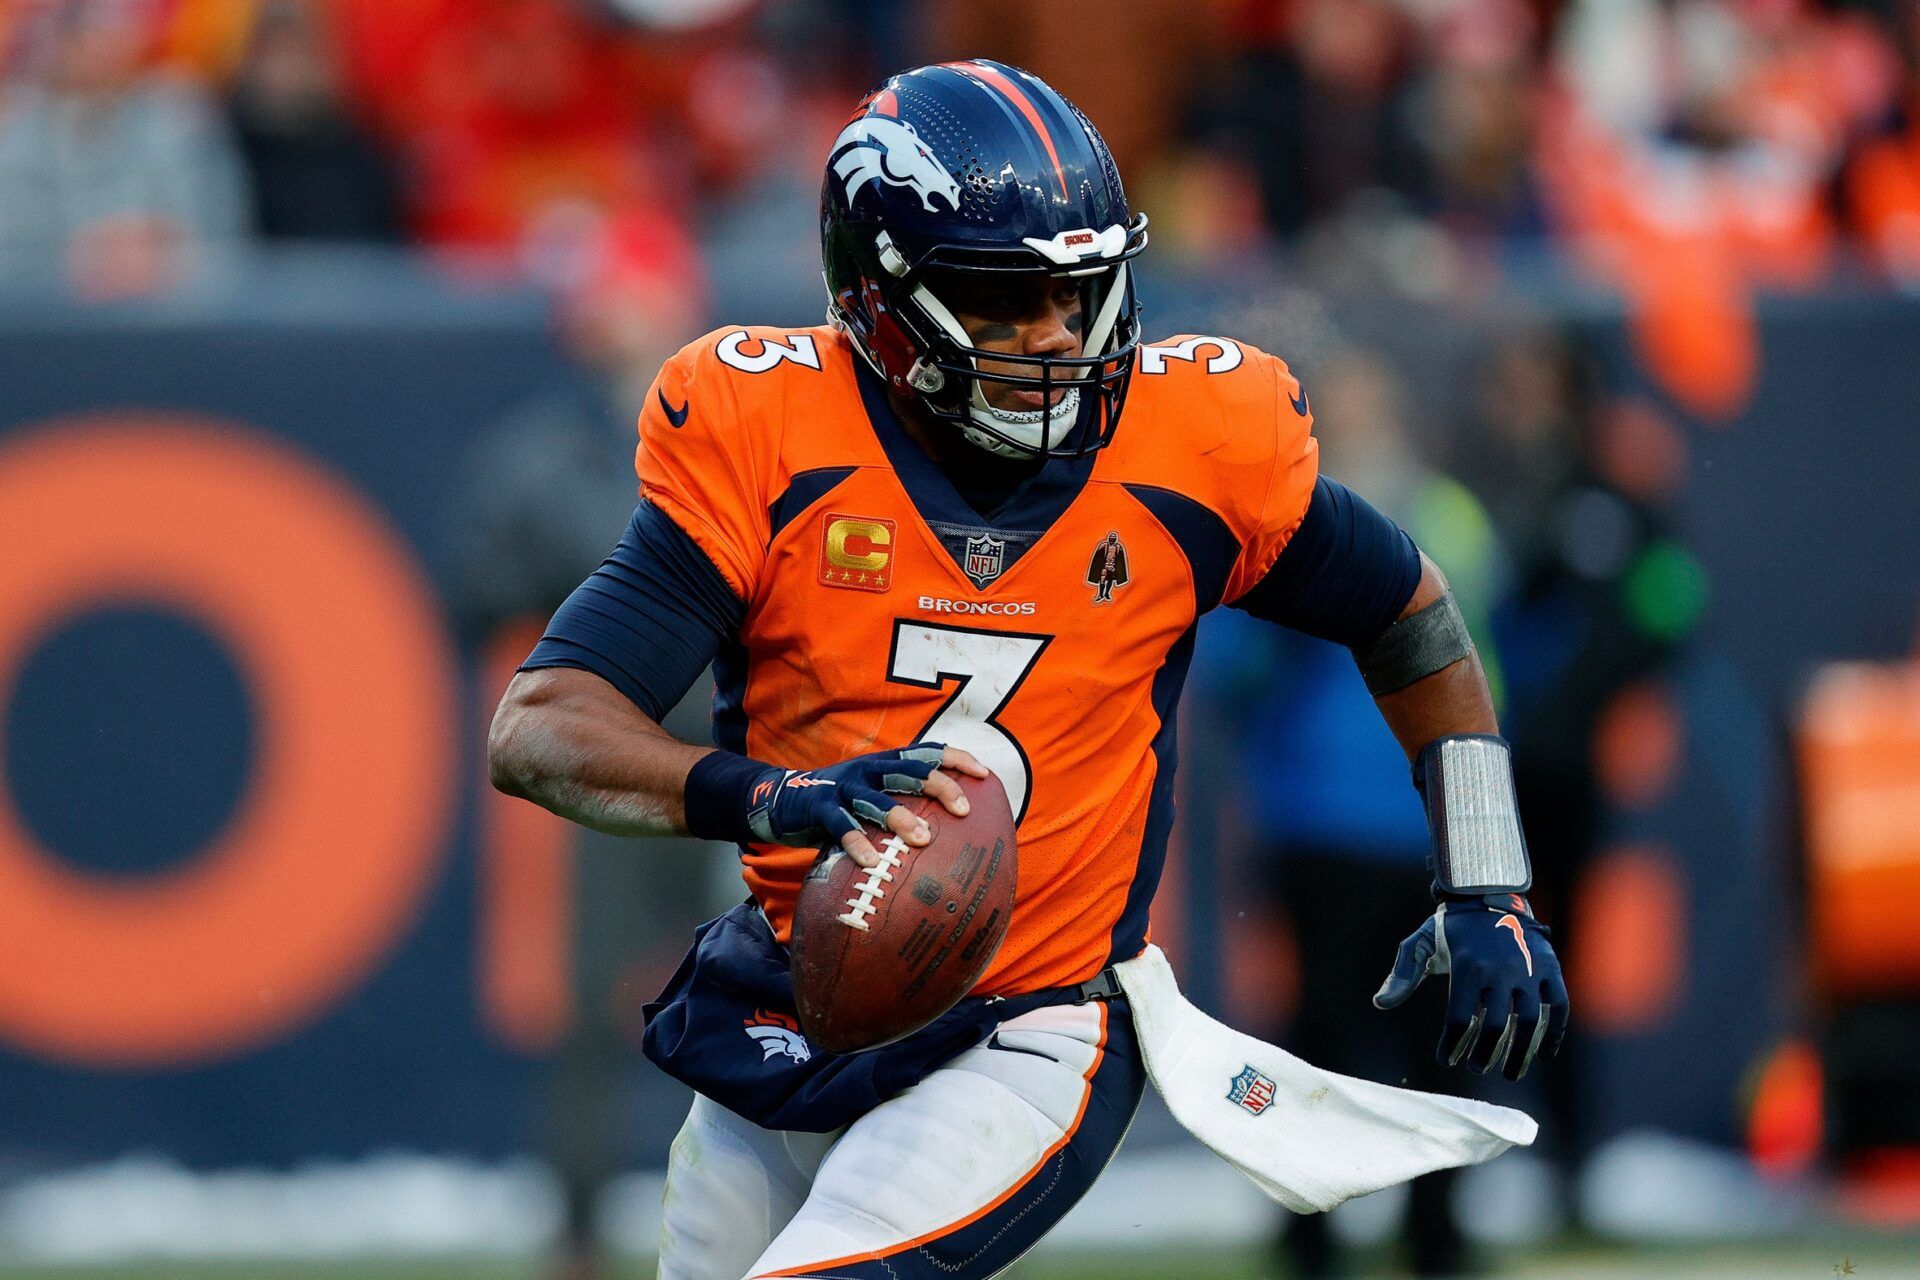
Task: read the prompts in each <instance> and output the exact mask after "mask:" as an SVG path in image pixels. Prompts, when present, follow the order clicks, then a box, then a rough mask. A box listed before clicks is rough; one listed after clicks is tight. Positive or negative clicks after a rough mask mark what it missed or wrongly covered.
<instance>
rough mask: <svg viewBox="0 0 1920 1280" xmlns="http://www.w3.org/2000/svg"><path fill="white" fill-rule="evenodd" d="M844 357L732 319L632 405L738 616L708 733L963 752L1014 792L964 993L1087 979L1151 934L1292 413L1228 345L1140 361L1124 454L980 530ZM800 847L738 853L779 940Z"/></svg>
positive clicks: (759, 750) (1295, 520)
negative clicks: (1204, 678)
mask: <svg viewBox="0 0 1920 1280" xmlns="http://www.w3.org/2000/svg"><path fill="white" fill-rule="evenodd" d="M858 361H859V356H858V355H857V354H856V353H855V352H854V350H853V348H852V347H851V345H850V344H849V343H848V342H847V340H846V339H845V338H844V337H843V336H842V335H841V334H840V333H839V332H837V331H836V330H834V329H831V328H824V327H823V328H815V329H771V328H749V329H740V328H734V329H721V330H717V331H715V332H714V333H711V334H709V335H707V336H706V337H705V338H702V339H700V340H699V341H698V342H695V343H693V344H692V345H690V346H688V347H687V348H686V349H685V350H683V351H681V352H680V353H679V354H678V355H676V356H675V357H674V358H673V359H672V360H671V361H669V362H668V364H667V365H666V367H665V369H663V370H662V372H661V374H660V378H659V381H658V383H657V384H656V387H655V389H654V393H653V395H652V396H650V397H649V401H648V405H647V408H646V410H645V412H644V413H643V414H642V415H641V418H640V447H639V451H638V455H637V465H638V469H639V473H640V481H641V490H642V492H643V494H644V495H645V496H646V498H647V499H648V500H649V501H651V502H652V503H653V504H654V505H655V506H657V507H658V508H659V509H660V510H661V511H662V512H664V513H665V514H666V515H667V516H668V517H669V518H670V519H672V520H673V522H674V523H675V524H677V525H678V526H679V527H680V528H681V529H682V530H683V531H684V532H685V533H686V534H687V535H688V536H690V537H691V538H692V539H693V541H694V542H695V543H696V544H698V545H699V546H700V548H701V549H702V550H703V551H705V552H706V554H707V556H708V557H709V558H710V559H711V560H712V561H713V563H714V565H715V567H716V568H717V569H718V570H719V571H720V573H721V575H722V576H723V577H725V578H726V580H727V582H728V583H729V584H730V585H731V586H732V588H733V589H734V591H735V592H737V593H738V594H739V596H740V597H741V598H742V599H743V600H744V601H745V602H746V604H747V610H746V618H745V622H744V623H743V624H742V627H741V631H740V634H739V637H738V641H737V643H736V644H734V645H731V646H728V647H727V648H726V649H724V650H723V651H722V653H721V654H720V656H719V658H717V659H716V661H715V663H714V671H715V676H716V678H717V681H718V686H719V687H718V692H717V694H716V698H715V709H714V721H715V731H716V737H717V740H718V741H719V743H720V745H721V746H723V747H725V748H727V749H729V750H732V751H737V752H741V753H743V754H746V755H750V756H753V757H755V758H756V759H759V760H764V761H767V762H769V763H772V764H776V765H781V766H783V767H787V768H794V769H808V768H817V767H820V766H824V765H828V764H832V763H834V762H836V761H839V760H844V759H846V758H847V757H849V756H854V755H859V754H861V753H864V752H868V751H876V750H883V749H887V748H893V747H901V746H906V745H908V744H910V743H913V742H918V741H923V740H931V741H935V742H943V743H947V744H949V745H953V746H958V747H964V748H966V749H967V750H969V751H971V752H973V753H974V755H976V756H978V757H979V758H980V760H981V761H982V762H983V763H985V764H986V765H987V766H988V767H989V768H991V769H992V770H993V771H994V772H995V773H996V774H998V775H999V776H1000V778H1001V780H1002V782H1003V783H1004V784H1005V785H1006V789H1007V794H1008V797H1009V799H1010V800H1011V801H1012V803H1013V807H1014V812H1015V815H1016V817H1017V818H1018V820H1019V868H1020V877H1019V891H1018V896H1017V899H1016V903H1015V908H1014V916H1013V923H1012V926H1011V928H1010V930H1009V932H1008V934H1007V938H1006V941H1005V942H1004V943H1003V944H1002V945H1001V948H1000V951H999V954H998V955H997V956H996V957H995V959H994V962H993V964H992V966H991V968H989V969H988V971H987V973H986V975H985V977H984V978H983V979H982V981H981V984H980V986H979V988H978V989H977V990H978V991H979V992H982V993H993V994H1002V995H1014V994H1019V993H1023V992H1028V991H1036V990H1041V989H1044V988H1048V987H1056V986H1063V985H1066V984H1068V983H1073V982H1079V981H1083V980H1085V979H1087V978H1090V977H1092V976H1094V975H1095V974H1096V973H1098V972H1099V971H1100V969H1101V968H1102V967H1103V966H1104V965H1106V964H1107V963H1109V962H1110V961H1113V960H1120V959H1125V958H1127V957H1128V956H1131V955H1133V954H1135V953H1137V952H1138V951H1139V950H1140V948H1141V947H1142V946H1144V945H1145V942H1146V936H1147V907H1148V904H1149V902H1150V901H1151V900H1152V897H1153V892H1154V889H1155V888H1156V886H1157V885H1158V883H1159V878H1160V869H1161V865H1162V863H1163V861H1164V858H1165V853H1166V844H1167V838H1168V835H1169V832H1170V831H1171V828H1172V824H1173V767H1174V752H1175V743H1174V728H1175V714H1174V713H1175V707H1176V704H1177V703H1178V701H1179V696H1180V688H1181V685H1182V683H1183V681H1184V678H1185V675H1186V669H1187V665H1188V662H1189V660H1190V658H1191V656H1192V651H1193V637H1194V625H1195V622H1196V620H1197V619H1198V617H1199V615H1200V614H1202V613H1204V612H1206V611H1207V610H1208V609H1209V608H1212V607H1213V606H1214V605H1216V604H1219V603H1222V602H1231V601H1233V600H1234V599H1236V598H1238V597H1239V596H1240V595H1241V594H1243V593H1244V592H1246V591H1247V590H1248V589H1249V588H1251V587H1252V586H1253V585H1254V584H1255V583H1257V582H1259V580H1260V579H1261V577H1262V576H1263V575H1264V574H1265V573H1266V571H1267V570H1268V568H1269V567H1271V566H1272V564H1273V562H1274V560H1275V559H1276V558H1277V557H1278V556H1279V554H1280V551H1281V549H1282V548H1283V547H1284V546H1285V545H1286V542H1287V539H1288V538H1289V537H1290V536H1291V535H1292V533H1293V530H1294V529H1295V528H1296V527H1297V526H1298V524H1299V523H1300V520H1301V518H1302V517H1303V516H1304V515H1305V514H1306V510H1307V504H1308V501H1309V500H1310V498H1311V496H1312V493H1313V486H1314V480H1315V475H1316V467H1317V445H1316V444H1315V442H1314V440H1313V437H1312V434H1311V426H1312V419H1311V416H1310V415H1309V412H1308V409H1307V404H1306V399H1305V395H1304V393H1303V392H1302V391H1301V389H1300V385H1299V383H1298V382H1297V381H1296V380H1295V379H1294V378H1293V376H1292V374H1290V373H1289V372H1288V371H1287V368H1286V366H1285V364H1283V363H1282V362H1281V361H1280V360H1278V359H1276V358H1274V357H1273V356H1269V355H1267V354H1265V353H1263V352H1260V351H1257V350H1255V349H1254V348H1252V347H1249V346H1246V345H1244V344H1241V343H1236V342H1232V341H1229V340H1226V339H1220V338H1208V337H1188V338H1179V339H1172V340H1168V341H1166V342H1160V343H1156V344H1154V345H1152V346H1149V347H1144V348H1142V349H1141V352H1140V354H1139V356H1138V363H1137V366H1136V369H1135V372H1134V377H1133V381H1132V385H1131V388H1130V390H1129V392H1128V396H1127V401H1126V409H1125V413H1124V415H1123V417H1122V420H1121V424H1120V428H1119V431H1118V432H1117V433H1116V435H1115V437H1114V440H1113V443H1112V444H1111V445H1109V446H1108V447H1107V448H1106V449H1103V450H1101V451H1099V452H1097V453H1095V454H1092V455H1090V456H1089V457H1087V458H1085V459H1081V460H1077V461H1072V462H1066V461H1054V462H1050V463H1049V464H1048V466H1047V468H1046V470H1045V471H1044V472H1043V473H1042V474H1041V475H1040V477H1039V478H1037V479H1036V480H1035V481H1033V482H1032V483H1031V484H1029V485H1028V486H1027V487H1026V489H1024V490H1023V491H1022V492H1021V493H1020V494H1018V495H1017V496H1016V497H1015V498H1013V499H1012V500H1011V501H1010V502H1009V503H1008V504H1007V506H1006V507H1005V508H1004V509H1002V510H1000V511H998V512H996V513H995V516H994V519H993V520H992V521H991V522H989V521H986V520H983V519H982V518H981V517H979V516H978V515H976V514H975V513H974V512H973V511H972V509H971V508H969V507H968V506H967V505H966V504H965V502H964V501H963V500H962V499H961V497H960V496H959V494H958V493H957V492H956V491H955V490H954V488H953V486H952V484H951V483H950V482H949V481H948V480H947V478H946V476H945V475H944V473H942V472H941V471H940V470H939V469H938V468H937V467H936V466H935V465H934V464H933V462H932V461H931V460H930V459H929V458H928V457H927V456H926V454H925V453H923V452H922V451H921V450H920V449H919V447H918V446H917V445H915V444H914V443H913V442H912V440H911V439H910V438H909V437H908V436H907V435H906V433H905V432H904V430H903V429H902V428H901V426H900V424H899V422H898V420H897V419H896V418H895V417H894V416H893V414H892V412H891V410H890V409H889V407H888V405H887V401H886V397H885V395H884V393H883V391H882V389H881V387H880V384H879V382H878V379H877V378H875V377H873V376H872V375H871V374H870V373H868V372H866V371H865V370H864V368H862V369H861V370H859V371H858V372H856V364H857V363H858ZM813 858H814V852H813V851H812V850H810V849H791V848H784V847H780V846H775V845H760V846H753V847H751V848H749V849H748V850H747V851H746V853H745V859H744V861H745V878H746V882H747V885H748V887H749V888H750V889H751V890H752V892H753V895H754V897H755V898H756V899H757V900H758V901H759V903H760V905H761V907H762V908H763V909H764V910H765V912H766V914H767V917H768V919H769V920H770V921H771V922H772V923H773V927H774V930H775V932H776V934H777V935H778V936H779V937H780V938H781V939H782V940H783V941H784V940H785V939H786V937H787V934H788V930H789V928H790V926H791V924H792V920H793V910H794V902H795V899H796V898H797V896H798V894H799V890H800V882H801V878H802V876H803V875H804V874H805V872H806V870H807V868H808V866H809V865H810V864H811V863H812V861H813Z"/></svg>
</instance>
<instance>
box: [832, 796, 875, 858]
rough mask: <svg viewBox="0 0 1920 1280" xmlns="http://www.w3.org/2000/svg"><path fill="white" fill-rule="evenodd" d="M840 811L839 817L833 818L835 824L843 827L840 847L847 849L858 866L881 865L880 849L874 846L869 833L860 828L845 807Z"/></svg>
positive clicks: (849, 855)
mask: <svg viewBox="0 0 1920 1280" xmlns="http://www.w3.org/2000/svg"><path fill="white" fill-rule="evenodd" d="M838 813H839V817H838V818H835V819H834V820H833V825H835V826H839V827H841V831H840V847H841V848H842V849H845V850H846V851H847V856H848V857H849V858H852V859H853V861H854V864H855V865H856V866H861V867H877V866H879V865H880V851H879V850H878V849H876V848H874V847H873V841H871V840H869V839H867V833H866V832H865V831H862V830H861V829H860V824H859V823H858V822H855V821H854V820H853V815H852V814H850V813H848V812H847V811H846V810H845V809H841V810H838ZM841 819H844V820H845V821H844V822H842V821H841Z"/></svg>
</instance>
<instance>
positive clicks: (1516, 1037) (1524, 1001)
mask: <svg viewBox="0 0 1920 1280" xmlns="http://www.w3.org/2000/svg"><path fill="white" fill-rule="evenodd" d="M1542 1012H1543V1011H1542V1010H1541V1008H1540V994H1539V993H1538V992H1537V991H1530V990H1527V989H1525V988H1522V989H1521V990H1519V991H1516V992H1514V993H1513V1024H1514V1025H1513V1044H1512V1046H1511V1047H1510V1048H1509V1049H1508V1050H1507V1057H1506V1061H1505V1062H1504V1063H1503V1064H1502V1065H1501V1068H1500V1073H1501V1074H1502V1075H1504V1076H1506V1078H1507V1079H1509V1080H1518V1079H1520V1078H1521V1077H1522V1076H1524V1075H1526V1074H1527V1069H1528V1068H1529V1067H1531V1066H1533V1056H1534V1055H1535V1054H1537V1053H1539V1052H1540V1042H1541V1041H1542V1040H1544V1039H1545V1038H1546V1035H1547V1020H1546V1018H1545V1017H1543V1016H1542Z"/></svg>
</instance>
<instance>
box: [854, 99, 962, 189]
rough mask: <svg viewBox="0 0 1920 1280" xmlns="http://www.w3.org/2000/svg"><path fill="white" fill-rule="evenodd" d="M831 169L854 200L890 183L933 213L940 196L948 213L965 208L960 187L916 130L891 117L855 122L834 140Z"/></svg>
mask: <svg viewBox="0 0 1920 1280" xmlns="http://www.w3.org/2000/svg"><path fill="white" fill-rule="evenodd" d="M828 163H830V164H831V165H832V166H833V171H834V173H835V174H836V175H838V176H839V178H840V180H841V181H842V182H844V183H845V184H846V188H847V199H849V200H851V199H853V193H854V192H855V191H857V190H858V189H859V188H860V187H862V186H864V185H866V184H867V183H869V182H891V183H893V184H894V185H895V186H897V187H910V188H912V190H913V193H914V194H915V195H917V196H919V197H920V203H921V204H923V205H925V206H926V207H927V208H928V209H933V208H935V205H934V203H933V198H934V197H935V196H939V197H941V198H942V199H943V200H945V201H946V202H947V208H949V209H954V210H957V209H959V208H960V184H959V183H957V182H955V181H954V180H953V175H952V174H951V173H948V172H947V169H946V166H945V165H943V164H941V163H940V162H939V161H938V160H936V159H934V157H933V152H931V151H929V150H927V145H926V143H924V142H922V141H920V135H919V134H917V133H915V132H914V131H913V126H912V125H910V124H907V123H905V122H903V121H900V120H895V119H892V118H891V117H889V116H881V115H863V116H856V117H854V119H853V121H852V123H850V124H848V125H847V127H846V128H844V129H842V130H841V131H840V136H839V137H838V138H836V139H835V140H834V143H833V154H832V157H831V159H830V160H829V161H828Z"/></svg>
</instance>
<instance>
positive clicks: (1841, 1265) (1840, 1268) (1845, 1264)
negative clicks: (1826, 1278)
mask: <svg viewBox="0 0 1920 1280" xmlns="http://www.w3.org/2000/svg"><path fill="white" fill-rule="evenodd" d="M1833 1274H1835V1275H1837V1276H1850V1275H1853V1274H1855V1273H1854V1270H1853V1259H1852V1258H1842V1259H1840V1261H1838V1262H1836V1263H1834V1264H1833Z"/></svg>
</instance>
